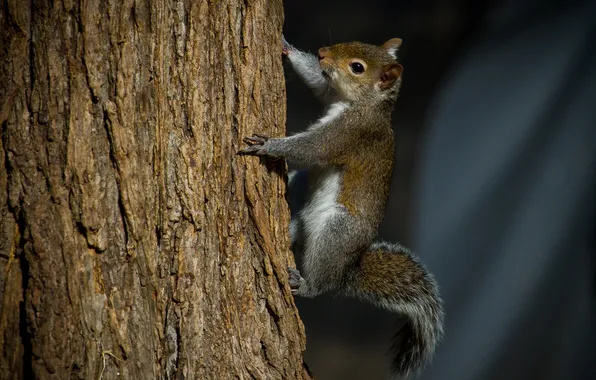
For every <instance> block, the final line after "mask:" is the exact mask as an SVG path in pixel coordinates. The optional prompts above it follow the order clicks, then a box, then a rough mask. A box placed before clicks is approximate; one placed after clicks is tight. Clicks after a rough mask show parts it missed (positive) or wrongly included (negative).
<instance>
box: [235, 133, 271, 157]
mask: <svg viewBox="0 0 596 380" xmlns="http://www.w3.org/2000/svg"><path fill="white" fill-rule="evenodd" d="M268 140H269V136H267V135H261V134H254V135H252V136H251V137H245V138H243V139H242V141H244V142H245V143H247V144H248V145H249V146H248V147H246V148H244V149H242V150H240V151H238V154H241V155H242V154H246V155H254V156H264V155H266V154H267V148H266V147H265V143H266V142H267V141H268Z"/></svg>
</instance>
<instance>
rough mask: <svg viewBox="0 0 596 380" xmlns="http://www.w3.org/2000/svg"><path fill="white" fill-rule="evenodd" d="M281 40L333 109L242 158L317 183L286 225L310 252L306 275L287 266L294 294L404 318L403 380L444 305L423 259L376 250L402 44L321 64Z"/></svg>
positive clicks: (398, 367)
mask: <svg viewBox="0 0 596 380" xmlns="http://www.w3.org/2000/svg"><path fill="white" fill-rule="evenodd" d="M282 40H283V48H282V55H283V56H285V57H286V60H288V61H289V63H290V64H291V66H292V67H293V69H294V70H295V71H296V72H297V74H298V75H299V76H300V77H301V78H302V80H303V81H304V82H305V83H306V84H307V85H308V86H309V87H311V88H312V90H313V91H314V93H315V94H316V95H317V96H319V97H321V98H323V99H324V100H328V102H329V103H330V104H329V105H328V107H327V110H326V114H325V115H324V116H323V117H321V118H320V119H319V120H318V121H317V122H315V123H314V124H312V125H311V126H310V127H309V128H308V129H307V130H306V131H304V132H301V133H298V134H295V135H292V136H288V137H282V138H269V137H268V136H266V135H263V134H255V135H253V136H251V137H246V138H244V140H243V141H244V142H245V143H246V144H247V145H248V146H247V147H246V148H244V149H242V150H240V151H239V152H238V153H239V154H241V155H256V156H267V157H271V158H284V159H285V160H286V162H287V163H288V165H289V166H290V167H296V168H298V169H300V170H306V171H307V172H308V174H309V178H310V176H314V178H315V179H314V181H313V183H314V185H312V186H310V189H309V193H308V195H307V198H306V199H307V201H306V203H305V205H304V207H303V208H302V210H301V211H300V212H298V213H296V216H295V217H293V219H292V221H291V225H290V234H291V238H292V246H293V247H295V246H301V247H302V250H303V254H304V263H303V268H302V272H300V271H298V270H297V269H295V268H288V275H289V283H290V288H291V290H292V293H293V294H294V295H298V296H304V297H314V296H317V295H319V294H321V293H323V292H327V291H332V290H335V291H338V292H340V293H343V294H345V295H348V296H351V297H355V298H357V299H362V300H367V301H369V302H371V303H373V304H375V305H377V306H379V307H381V308H383V309H386V310H389V311H392V312H395V313H398V314H400V315H402V316H405V317H406V318H405V319H406V323H405V325H404V327H403V328H402V329H401V330H400V331H399V332H398V334H397V336H396V338H397V337H399V342H397V341H396V343H395V344H394V345H393V346H394V347H393V351H394V352H393V354H394V356H393V357H394V358H393V362H392V371H391V373H392V378H395V379H398V378H407V377H408V376H410V375H412V374H416V373H418V372H420V370H421V369H422V368H423V367H424V365H425V364H426V363H427V362H428V361H429V360H430V359H431V357H432V356H433V353H434V350H435V347H436V345H437V343H438V341H439V340H440V338H441V336H442V334H443V307H442V300H441V298H440V295H439V291H438V286H437V283H436V281H435V280H434V278H433V276H432V275H431V274H430V273H429V272H428V271H427V269H426V268H425V266H424V265H423V264H422V262H421V261H420V259H419V258H418V257H417V256H415V255H414V254H413V253H412V252H410V251H409V250H408V249H407V248H405V247H403V246H401V245H399V244H391V243H387V242H374V239H375V237H376V235H377V233H378V228H379V225H380V223H381V221H382V219H383V216H384V213H385V206H386V203H387V198H388V196H389V187H390V183H391V177H392V174H393V161H394V138H393V130H392V128H391V114H392V112H393V107H394V103H395V101H396V99H397V96H398V92H399V88H400V85H401V73H402V70H403V68H402V66H401V65H400V64H399V63H398V62H397V55H396V53H397V50H398V49H399V47H400V46H401V42H402V40H401V39H399V38H393V39H390V40H389V41H387V42H385V43H384V44H383V45H381V46H374V45H369V44H365V43H361V42H351V43H342V44H337V45H333V46H330V47H323V48H321V49H319V51H318V57H317V56H315V55H312V54H309V53H306V52H302V51H300V50H298V49H296V48H295V47H294V46H292V45H290V44H289V43H288V42H287V41H286V40H285V38H283V36H282ZM290 181H291V179H290ZM295 253H296V252H295Z"/></svg>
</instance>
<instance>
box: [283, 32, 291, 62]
mask: <svg viewBox="0 0 596 380" xmlns="http://www.w3.org/2000/svg"><path fill="white" fill-rule="evenodd" d="M281 43H282V48H281V55H283V56H286V57H287V56H288V53H289V52H290V48H291V47H292V45H290V44H289V43H288V41H286V37H285V36H284V35H283V34H282V35H281Z"/></svg>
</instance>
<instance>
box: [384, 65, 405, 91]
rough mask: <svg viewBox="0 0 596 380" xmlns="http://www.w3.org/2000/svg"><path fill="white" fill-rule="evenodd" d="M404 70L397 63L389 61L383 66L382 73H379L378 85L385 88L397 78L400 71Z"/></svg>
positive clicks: (391, 84)
mask: <svg viewBox="0 0 596 380" xmlns="http://www.w3.org/2000/svg"><path fill="white" fill-rule="evenodd" d="M403 70H404V68H403V66H402V65H400V64H399V63H391V64H389V65H387V66H385V67H383V74H381V79H380V87H381V89H383V90H385V89H388V88H389V87H391V86H393V83H395V81H396V80H397V78H399V76H400V75H401V72H402V71H403Z"/></svg>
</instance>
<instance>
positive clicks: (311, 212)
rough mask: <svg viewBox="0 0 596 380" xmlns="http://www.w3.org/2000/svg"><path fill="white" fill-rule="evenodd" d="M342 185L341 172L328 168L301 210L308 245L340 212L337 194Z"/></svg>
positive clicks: (321, 175)
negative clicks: (330, 219)
mask: <svg viewBox="0 0 596 380" xmlns="http://www.w3.org/2000/svg"><path fill="white" fill-rule="evenodd" d="M340 187H341V173H340V172H339V171H338V170H333V169H331V170H328V171H325V172H323V173H321V174H320V177H319V178H318V180H317V182H316V184H315V186H314V188H313V190H312V193H311V196H310V197H309V200H308V201H307V204H306V205H305V206H304V208H303V209H302V211H301V212H300V218H301V219H302V221H303V225H304V229H305V232H306V234H305V235H306V236H307V237H308V241H306V244H307V246H308V245H310V244H311V243H313V242H314V241H316V240H317V237H318V235H319V234H320V233H321V232H322V231H323V229H324V227H325V225H326V224H327V221H328V220H329V218H331V217H332V216H333V215H335V214H336V213H338V212H340V210H341V205H340V204H338V203H337V195H338V194H339V190H340Z"/></svg>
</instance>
